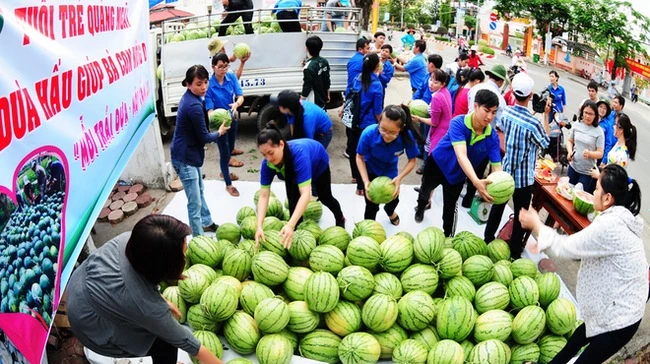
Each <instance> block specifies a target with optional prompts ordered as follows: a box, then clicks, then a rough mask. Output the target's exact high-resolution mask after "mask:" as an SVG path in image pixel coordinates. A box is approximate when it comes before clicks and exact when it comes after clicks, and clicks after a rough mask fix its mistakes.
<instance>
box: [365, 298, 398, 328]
mask: <svg viewBox="0 0 650 364" xmlns="http://www.w3.org/2000/svg"><path fill="white" fill-rule="evenodd" d="M398 313H399V309H398V306H397V301H395V299H394V298H393V297H392V296H389V295H386V294H375V295H372V296H370V298H368V299H367V300H366V302H365V303H364V304H363V308H362V309H361V319H362V320H363V323H364V324H365V325H366V327H368V329H370V330H372V331H374V332H384V331H386V330H388V329H390V328H391V326H393V324H395V321H397V315H398Z"/></svg>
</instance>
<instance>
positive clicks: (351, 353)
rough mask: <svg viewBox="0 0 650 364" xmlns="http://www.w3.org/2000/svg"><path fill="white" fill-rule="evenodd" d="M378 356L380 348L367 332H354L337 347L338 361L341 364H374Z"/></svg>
mask: <svg viewBox="0 0 650 364" xmlns="http://www.w3.org/2000/svg"><path fill="white" fill-rule="evenodd" d="M380 355H381V346H380V345H379V343H378V342H377V339H375V338H374V337H373V336H372V335H370V334H369V333H367V332H354V333H352V334H350V335H348V336H346V337H344V338H343V340H341V344H340V345H339V359H340V360H341V362H342V363H343V364H362V363H376V362H377V361H378V360H379V356H380Z"/></svg>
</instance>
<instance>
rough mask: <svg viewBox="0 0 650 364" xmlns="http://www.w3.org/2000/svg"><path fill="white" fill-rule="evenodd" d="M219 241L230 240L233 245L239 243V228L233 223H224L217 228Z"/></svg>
mask: <svg viewBox="0 0 650 364" xmlns="http://www.w3.org/2000/svg"><path fill="white" fill-rule="evenodd" d="M216 234H217V240H228V241H229V242H231V243H233V244H237V243H239V240H240V239H241V232H240V230H239V226H238V225H237V224H234V223H232V222H224V223H223V224H221V225H219V227H218V228H217V233H216Z"/></svg>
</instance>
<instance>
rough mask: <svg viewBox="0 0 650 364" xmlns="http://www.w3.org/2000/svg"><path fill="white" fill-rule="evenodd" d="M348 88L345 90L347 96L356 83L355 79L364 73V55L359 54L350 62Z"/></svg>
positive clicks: (348, 66)
mask: <svg viewBox="0 0 650 364" xmlns="http://www.w3.org/2000/svg"><path fill="white" fill-rule="evenodd" d="M347 68H348V87H346V88H345V96H347V95H348V92H350V88H351V87H352V83H354V79H355V78H356V77H357V76H358V75H360V74H361V72H362V71H363V54H361V53H359V52H358V51H357V53H355V54H354V56H352V58H350V60H349V61H348V65H347Z"/></svg>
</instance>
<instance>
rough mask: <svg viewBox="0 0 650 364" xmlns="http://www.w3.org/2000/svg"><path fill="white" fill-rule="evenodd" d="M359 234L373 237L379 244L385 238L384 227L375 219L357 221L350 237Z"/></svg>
mask: <svg viewBox="0 0 650 364" xmlns="http://www.w3.org/2000/svg"><path fill="white" fill-rule="evenodd" d="M359 236H367V237H370V238H373V239H375V241H376V242H378V243H379V244H381V243H383V242H384V240H386V231H385V230H384V227H383V226H381V224H380V223H378V222H377V221H375V220H363V221H360V222H358V223H357V224H356V225H355V226H354V230H352V238H356V237H359Z"/></svg>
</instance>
